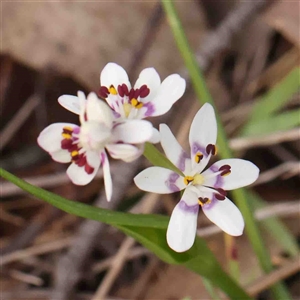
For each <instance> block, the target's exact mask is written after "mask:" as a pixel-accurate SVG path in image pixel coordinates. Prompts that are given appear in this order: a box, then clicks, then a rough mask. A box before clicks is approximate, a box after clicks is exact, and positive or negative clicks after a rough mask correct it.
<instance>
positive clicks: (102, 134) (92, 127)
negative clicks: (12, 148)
mask: <svg viewBox="0 0 300 300" xmlns="http://www.w3.org/2000/svg"><path fill="white" fill-rule="evenodd" d="M110 134H111V130H110V129H108V128H107V127H106V126H104V125H103V124H101V123H99V122H95V121H88V122H84V123H83V124H82V125H81V129H80V134H79V142H80V144H81V145H82V147H83V148H84V149H86V150H93V151H95V150H101V149H103V148H104V147H105V144H106V142H107V141H108V139H109V137H110Z"/></svg>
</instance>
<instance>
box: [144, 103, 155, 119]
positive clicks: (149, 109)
mask: <svg viewBox="0 0 300 300" xmlns="http://www.w3.org/2000/svg"><path fill="white" fill-rule="evenodd" d="M144 107H145V108H147V110H146V112H145V116H146V117H150V116H152V115H153V113H154V112H155V108H154V105H153V104H151V103H150V102H147V103H144Z"/></svg>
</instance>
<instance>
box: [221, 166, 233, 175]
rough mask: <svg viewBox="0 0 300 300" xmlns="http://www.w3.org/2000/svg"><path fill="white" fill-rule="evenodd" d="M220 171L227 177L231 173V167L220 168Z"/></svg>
mask: <svg viewBox="0 0 300 300" xmlns="http://www.w3.org/2000/svg"><path fill="white" fill-rule="evenodd" d="M219 171H220V172H221V174H220V175H221V176H227V175H229V174H230V173H231V166H229V165H224V166H222V167H220V168H219Z"/></svg>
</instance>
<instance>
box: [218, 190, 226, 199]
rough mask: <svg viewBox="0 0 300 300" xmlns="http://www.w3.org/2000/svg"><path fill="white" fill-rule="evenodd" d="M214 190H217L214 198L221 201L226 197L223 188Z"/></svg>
mask: <svg viewBox="0 0 300 300" xmlns="http://www.w3.org/2000/svg"><path fill="white" fill-rule="evenodd" d="M216 191H218V193H215V197H216V199H218V200H220V201H223V200H225V198H226V194H227V193H226V191H224V190H223V189H216Z"/></svg>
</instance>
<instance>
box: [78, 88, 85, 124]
mask: <svg viewBox="0 0 300 300" xmlns="http://www.w3.org/2000/svg"><path fill="white" fill-rule="evenodd" d="M77 97H78V99H79V106H80V111H79V120H80V123H81V124H83V123H84V122H85V117H86V116H85V111H86V104H87V99H86V97H85V94H84V92H82V91H78V92H77Z"/></svg>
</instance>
